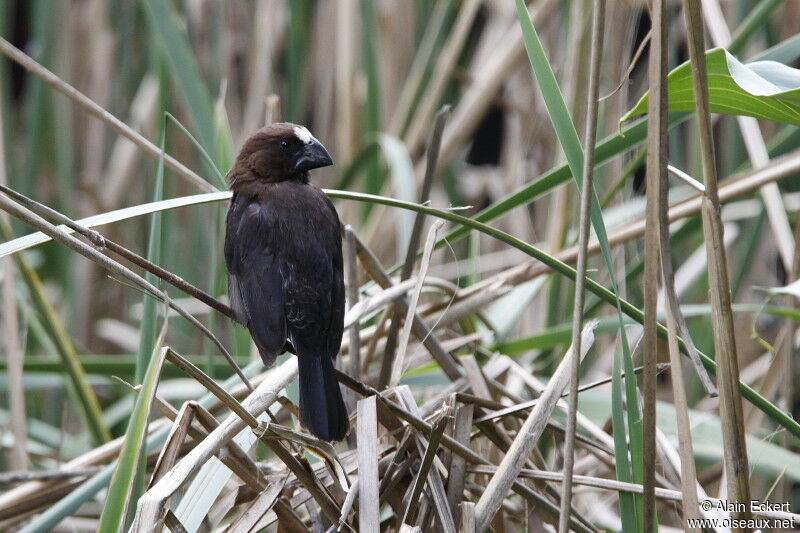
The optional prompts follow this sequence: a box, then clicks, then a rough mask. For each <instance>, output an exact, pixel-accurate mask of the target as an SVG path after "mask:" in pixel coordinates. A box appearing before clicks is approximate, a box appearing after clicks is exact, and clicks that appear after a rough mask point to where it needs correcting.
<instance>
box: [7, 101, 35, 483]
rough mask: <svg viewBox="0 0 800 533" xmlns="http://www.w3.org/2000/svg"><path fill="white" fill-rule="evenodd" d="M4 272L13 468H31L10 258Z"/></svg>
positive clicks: (8, 223)
mask: <svg viewBox="0 0 800 533" xmlns="http://www.w3.org/2000/svg"><path fill="white" fill-rule="evenodd" d="M4 127H5V126H4V120H3V109H2V106H0V185H6V184H7V183H8V177H7V175H6V142H5V132H4ZM0 218H2V220H3V225H4V226H9V225H10V220H9V217H8V215H7V214H6V213H0ZM2 272H3V288H2V291H3V333H4V334H3V336H4V337H5V339H4V343H3V344H4V345H5V346H4V347H5V349H6V357H5V359H6V365H7V366H6V372H7V373H8V407H9V416H10V419H11V420H10V423H9V427H10V428H11V434H12V435H13V436H14V442H13V444H12V445H11V457H10V461H9V464H10V466H11V468H13V469H16V470H23V469H24V468H27V466H28V461H29V458H28V450H27V447H28V420H27V417H26V411H25V389H24V386H23V381H22V366H23V359H24V356H23V353H22V343H21V342H20V335H19V315H18V313H17V297H16V288H15V286H14V285H15V279H16V274H15V272H14V262H13V260H12V259H11V258H6V259H4V260H2Z"/></svg>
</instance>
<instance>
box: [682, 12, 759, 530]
mask: <svg viewBox="0 0 800 533" xmlns="http://www.w3.org/2000/svg"><path fill="white" fill-rule="evenodd" d="M683 13H684V17H685V20H686V29H687V31H686V34H687V40H688V47H689V58H690V60H691V65H692V82H693V87H694V93H695V100H696V102H697V118H698V125H699V129H700V147H701V152H702V157H703V159H702V161H703V178H704V181H705V185H706V192H705V194H704V195H703V198H702V210H701V213H702V220H703V233H704V235H705V241H706V250H707V253H708V285H709V294H710V299H711V309H712V323H713V330H714V352H715V354H716V361H717V365H718V367H717V383H718V385H719V390H720V402H719V406H720V419H721V424H722V441H723V449H724V450H725V473H726V478H727V482H728V499H729V500H730V501H736V502H749V501H750V483H749V479H748V476H749V474H750V471H749V469H748V460H747V448H746V446H745V427H744V417H743V414H742V398H741V395H740V393H739V363H738V360H737V351H736V338H735V335H734V330H733V313H732V311H731V293H730V284H729V282H728V269H727V265H726V260H725V247H724V244H723V237H722V221H721V220H720V201H719V193H718V186H717V170H716V167H715V163H714V138H713V133H712V130H711V115H710V109H709V98H708V84H707V74H706V64H705V56H704V48H705V44H704V35H703V22H702V21H703V17H702V10H701V6H700V2H698V1H697V0H683ZM741 507H743V509H738V508H737V509H736V510H735V512H733V513H732V518H737V519H743V520H744V519H749V518H750V517H751V516H752V515H751V513H750V510H749V506H748V505H743V506H741Z"/></svg>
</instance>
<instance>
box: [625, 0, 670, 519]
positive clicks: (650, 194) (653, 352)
mask: <svg viewBox="0 0 800 533" xmlns="http://www.w3.org/2000/svg"><path fill="white" fill-rule="evenodd" d="M666 17H667V15H666V6H665V3H664V1H663V0H653V2H652V4H651V5H650V20H651V21H652V25H651V28H652V29H651V31H652V35H651V38H650V58H649V62H648V74H647V78H648V82H649V86H650V99H649V101H648V110H647V116H648V122H647V207H646V213H645V232H644V309H643V310H644V336H643V340H642V354H643V359H644V372H643V373H642V385H641V387H642V396H643V406H642V437H643V452H644V455H643V469H642V470H643V473H644V478H643V480H642V481H643V482H642V485H643V487H644V494H643V503H644V506H643V510H644V516H643V517H642V518H641V521H642V522H641V523H642V524H643V531H654V530H655V527H656V517H655V513H656V510H655V506H656V499H655V487H656V363H657V362H658V357H657V338H656V334H657V333H656V324H657V318H656V307H657V302H658V279H659V277H660V276H659V271H660V264H661V257H660V251H659V245H660V242H661V237H660V225H659V224H660V219H661V217H660V212H661V210H662V209H661V205H660V204H661V200H662V199H661V189H662V184H663V183H664V182H665V181H666V179H667V157H668V150H669V148H668V145H667V37H668V36H667V20H666ZM628 408H630V406H628Z"/></svg>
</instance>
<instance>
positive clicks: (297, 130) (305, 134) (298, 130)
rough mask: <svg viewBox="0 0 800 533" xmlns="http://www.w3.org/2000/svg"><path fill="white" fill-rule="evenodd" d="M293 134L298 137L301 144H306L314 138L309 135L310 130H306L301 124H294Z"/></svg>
mask: <svg viewBox="0 0 800 533" xmlns="http://www.w3.org/2000/svg"><path fill="white" fill-rule="evenodd" d="M294 135H295V137H297V138H298V139H300V141H301V142H302V143H303V144H308V143H310V142H311V141H312V140H313V139H314V136H313V135H311V132H310V131H308V130H307V129H306V128H304V127H303V126H295V127H294Z"/></svg>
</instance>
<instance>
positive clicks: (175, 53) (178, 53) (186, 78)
mask: <svg viewBox="0 0 800 533" xmlns="http://www.w3.org/2000/svg"><path fill="white" fill-rule="evenodd" d="M144 5H145V8H146V9H145V12H146V13H147V15H148V20H149V21H150V25H151V28H152V31H153V34H154V35H155V37H156V39H158V41H159V42H160V43H161V45H162V50H163V53H164V56H165V57H166V59H167V65H168V67H169V72H170V75H171V76H172V79H173V81H174V82H175V85H176V86H177V87H178V90H179V91H180V93H181V96H182V97H183V103H184V105H185V106H186V110H187V111H188V113H189V116H190V117H191V119H192V124H193V125H194V129H195V132H196V133H197V138H198V139H199V140H200V144H202V145H203V147H204V148H205V149H206V151H207V152H208V153H214V152H215V150H214V148H215V144H216V143H215V142H214V132H215V131H216V129H215V128H214V112H213V105H212V103H211V95H210V94H209V92H208V89H207V88H206V85H205V83H204V82H203V80H202V78H201V76H200V69H199V68H198V67H197V62H196V60H195V57H194V54H193V53H192V49H191V46H190V45H189V39H188V37H187V36H186V31H184V29H183V28H182V27H181V25H180V24H179V23H178V20H177V14H176V13H175V12H174V11H173V9H172V7H171V5H170V2H167V1H166V0H146V1H145V2H144Z"/></svg>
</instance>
